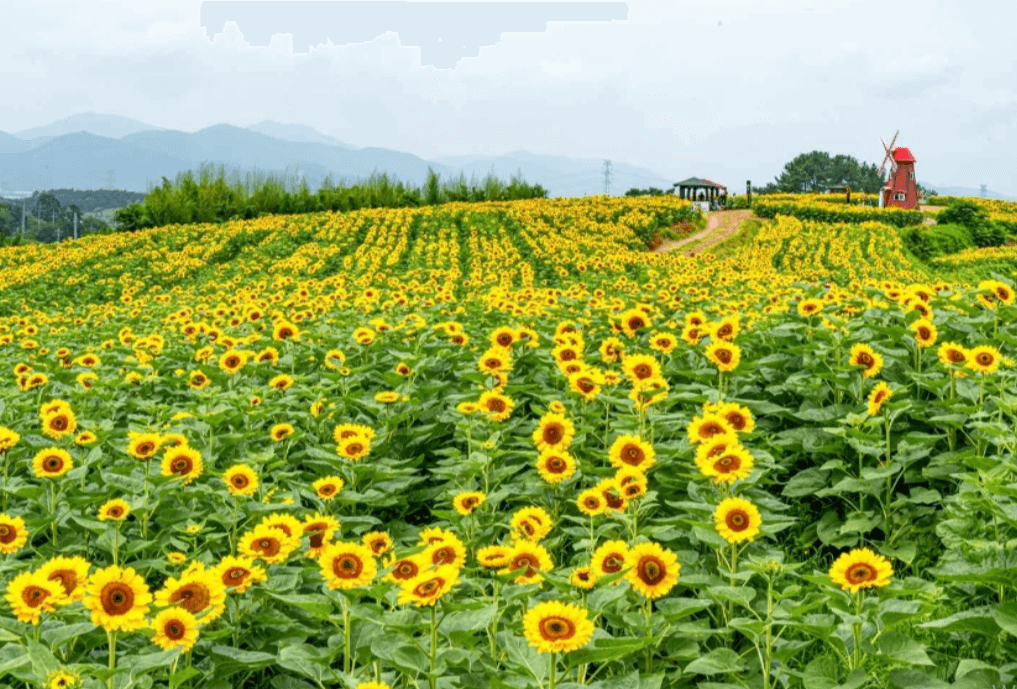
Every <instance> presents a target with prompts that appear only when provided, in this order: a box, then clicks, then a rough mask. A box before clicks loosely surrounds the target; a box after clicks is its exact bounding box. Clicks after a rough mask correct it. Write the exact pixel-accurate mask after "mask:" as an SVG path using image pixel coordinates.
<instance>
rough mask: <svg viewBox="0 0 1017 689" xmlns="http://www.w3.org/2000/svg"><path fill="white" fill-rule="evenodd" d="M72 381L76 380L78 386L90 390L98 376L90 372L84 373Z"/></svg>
mask: <svg viewBox="0 0 1017 689" xmlns="http://www.w3.org/2000/svg"><path fill="white" fill-rule="evenodd" d="M74 380H76V381H77V382H78V385H80V386H81V387H83V388H85V389H86V390H91V389H92V386H93V385H95V382H96V381H97V380H99V376H97V375H95V374H94V373H92V372H91V371H86V372H84V373H79V374H78V375H77V377H75V379H74Z"/></svg>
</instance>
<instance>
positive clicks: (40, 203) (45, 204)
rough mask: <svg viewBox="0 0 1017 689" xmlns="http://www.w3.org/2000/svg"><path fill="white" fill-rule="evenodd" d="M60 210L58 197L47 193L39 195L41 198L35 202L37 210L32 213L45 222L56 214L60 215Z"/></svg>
mask: <svg viewBox="0 0 1017 689" xmlns="http://www.w3.org/2000/svg"><path fill="white" fill-rule="evenodd" d="M60 209H61V205H60V201H59V200H58V199H57V197H56V195H54V194H52V193H50V192H48V191H47V192H44V193H42V194H39V198H38V199H36V201H35V209H34V210H33V211H32V212H33V213H35V214H37V215H38V216H40V217H41V218H42V219H43V220H48V219H50V218H51V217H52V216H53V214H54V213H57V214H59V213H60Z"/></svg>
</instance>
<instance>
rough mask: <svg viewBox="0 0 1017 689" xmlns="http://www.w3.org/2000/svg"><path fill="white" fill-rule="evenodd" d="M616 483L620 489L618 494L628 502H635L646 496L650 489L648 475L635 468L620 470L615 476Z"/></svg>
mask: <svg viewBox="0 0 1017 689" xmlns="http://www.w3.org/2000/svg"><path fill="white" fill-rule="evenodd" d="M614 482H615V485H616V486H617V487H618V492H619V493H621V495H622V497H624V498H625V499H626V500H635V499H636V498H641V497H643V496H644V495H646V490H647V488H648V487H649V484H648V482H647V480H646V474H644V473H643V472H642V471H640V470H639V469H636V468H635V467H623V468H621V469H619V470H618V471H617V472H616V473H615V475H614Z"/></svg>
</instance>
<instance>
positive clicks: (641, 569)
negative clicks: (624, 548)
mask: <svg viewBox="0 0 1017 689" xmlns="http://www.w3.org/2000/svg"><path fill="white" fill-rule="evenodd" d="M624 566H625V567H627V568H629V571H628V572H626V574H625V579H626V580H627V581H628V582H629V584H631V586H632V588H633V589H635V591H636V592H637V593H639V594H642V595H643V596H645V597H646V598H649V599H650V600H653V599H655V598H660V597H661V596H665V595H667V593H668V592H669V591H670V590H671V589H672V588H674V585H675V584H676V583H678V574H679V572H680V571H681V565H680V564H678V556H677V555H675V554H674V553H672V552H671V551H670V550H668V549H666V548H662V547H661V546H660V544H658V543H652V542H651V543H640V544H639V545H635V546H632V547H631V548H629V550H628V553H627V554H626V556H625V565H624Z"/></svg>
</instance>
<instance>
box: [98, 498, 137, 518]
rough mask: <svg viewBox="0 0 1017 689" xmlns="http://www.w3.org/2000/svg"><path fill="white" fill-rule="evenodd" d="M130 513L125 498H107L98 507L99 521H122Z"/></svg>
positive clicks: (129, 507)
mask: <svg viewBox="0 0 1017 689" xmlns="http://www.w3.org/2000/svg"><path fill="white" fill-rule="evenodd" d="M130 513H131V506H130V505H129V504H128V503H127V501H126V500H121V499H120V498H114V499H113V500H107V501H106V502H104V503H103V504H102V505H101V506H100V507H99V521H101V522H104V521H107V520H108V521H114V522H119V521H123V520H124V519H126V518H127V515H129V514H130Z"/></svg>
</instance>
